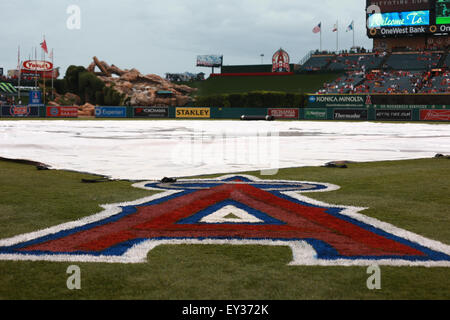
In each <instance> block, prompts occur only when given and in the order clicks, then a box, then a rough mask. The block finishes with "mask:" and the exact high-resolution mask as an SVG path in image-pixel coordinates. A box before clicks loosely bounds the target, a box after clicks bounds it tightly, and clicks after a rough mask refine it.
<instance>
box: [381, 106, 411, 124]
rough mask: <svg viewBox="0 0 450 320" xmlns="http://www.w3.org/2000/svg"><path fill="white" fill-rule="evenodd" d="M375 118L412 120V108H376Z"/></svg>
mask: <svg viewBox="0 0 450 320" xmlns="http://www.w3.org/2000/svg"><path fill="white" fill-rule="evenodd" d="M375 120H385V121H410V120H412V110H411V109H409V110H389V109H384V110H376V111H375Z"/></svg>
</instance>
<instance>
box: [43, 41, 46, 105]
mask: <svg viewBox="0 0 450 320" xmlns="http://www.w3.org/2000/svg"><path fill="white" fill-rule="evenodd" d="M43 43H44V44H45V35H44V42H43ZM42 53H43V54H44V59H42V61H45V50H44V48H42ZM42 80H44V99H42V100H43V102H44V105H45V82H46V81H45V70H44V71H42Z"/></svg>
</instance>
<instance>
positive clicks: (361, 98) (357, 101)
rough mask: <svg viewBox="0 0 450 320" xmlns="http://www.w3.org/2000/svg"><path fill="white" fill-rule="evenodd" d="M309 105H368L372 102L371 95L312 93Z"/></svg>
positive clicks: (309, 97)
mask: <svg viewBox="0 0 450 320" xmlns="http://www.w3.org/2000/svg"><path fill="white" fill-rule="evenodd" d="M307 101H308V102H307V105H308V107H366V106H368V105H371V104H372V99H371V96H370V95H328V94H327V95H310V96H308V99H307Z"/></svg>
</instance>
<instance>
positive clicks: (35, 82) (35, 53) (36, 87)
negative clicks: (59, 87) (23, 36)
mask: <svg viewBox="0 0 450 320" xmlns="http://www.w3.org/2000/svg"><path fill="white" fill-rule="evenodd" d="M36 61H37V47H35V48H34V86H35V90H37V89H38V84H37V63H36Z"/></svg>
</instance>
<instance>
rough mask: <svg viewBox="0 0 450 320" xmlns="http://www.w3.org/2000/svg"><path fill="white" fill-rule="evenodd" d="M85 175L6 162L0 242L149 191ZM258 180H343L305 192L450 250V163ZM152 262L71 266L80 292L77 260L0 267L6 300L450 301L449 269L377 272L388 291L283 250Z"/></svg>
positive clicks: (213, 251)
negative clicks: (72, 283) (69, 284)
mask: <svg viewBox="0 0 450 320" xmlns="http://www.w3.org/2000/svg"><path fill="white" fill-rule="evenodd" d="M250 174H254V175H258V172H254V173H250ZM89 177H90V178H92V176H90V175H85V174H78V173H73V172H65V171H54V170H50V171H38V170H36V168H35V167H34V166H30V165H23V164H16V163H10V162H3V161H0V182H1V183H0V238H2V239H3V238H7V237H11V236H14V235H17V234H21V233H25V232H31V231H36V230H38V229H42V228H45V227H50V226H53V225H56V224H59V223H62V222H67V221H72V220H75V219H79V218H82V217H85V216H88V215H91V214H93V213H96V212H99V211H100V210H101V209H100V207H99V204H104V203H114V202H120V201H128V200H135V199H138V198H142V197H144V196H148V195H151V194H152V193H151V192H149V191H145V190H140V189H135V188H132V187H131V184H132V183H131V182H126V181H114V182H107V183H98V184H83V183H81V179H82V178H89ZM261 178H267V179H292V180H308V181H317V182H329V183H334V184H337V185H339V186H341V189H340V190H337V191H333V192H325V193H312V194H309V195H308V196H309V197H311V198H314V199H318V200H321V201H325V202H327V203H333V204H340V205H356V206H363V207H369V208H370V209H368V210H365V211H364V212H363V214H365V215H368V216H371V217H375V218H377V219H380V220H382V221H385V222H388V223H392V224H394V225H396V226H398V227H400V228H404V229H407V230H409V231H412V232H415V233H418V234H420V235H423V236H425V237H429V238H432V239H434V240H438V241H441V242H443V243H446V244H450V212H449V208H450V197H448V194H449V192H450V183H449V181H450V161H449V160H447V159H421V160H410V161H392V162H377V163H355V164H349V168H348V169H332V168H323V167H309V168H292V169H283V170H280V172H279V173H278V175H276V176H271V177H261ZM148 259H149V261H148V262H147V263H143V264H136V265H121V264H97V263H75V264H76V265H78V266H80V268H81V279H82V281H81V285H82V289H81V290H78V291H70V290H68V289H67V288H66V280H67V277H68V275H67V274H66V270H67V267H68V266H69V265H71V264H74V263H55V262H7V261H0V299H152V300H157V299H188V300H189V299H213V300H216V299H251V300H253V299H258V300H259V299H268V300H278V299H287V300H290V299H293V300H298V299H450V291H449V290H448V288H449V286H450V269H449V268H423V267H381V272H382V289H381V290H376V291H370V290H368V289H367V287H366V280H367V278H368V276H369V275H367V273H366V270H367V268H365V267H297V266H295V267H294V266H288V265H287V264H288V263H289V262H290V260H291V251H290V249H288V248H287V247H258V246H219V245H194V246H188V245H178V246H170V245H165V246H161V247H158V248H156V249H154V250H153V251H151V252H150V253H149V254H148Z"/></svg>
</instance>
